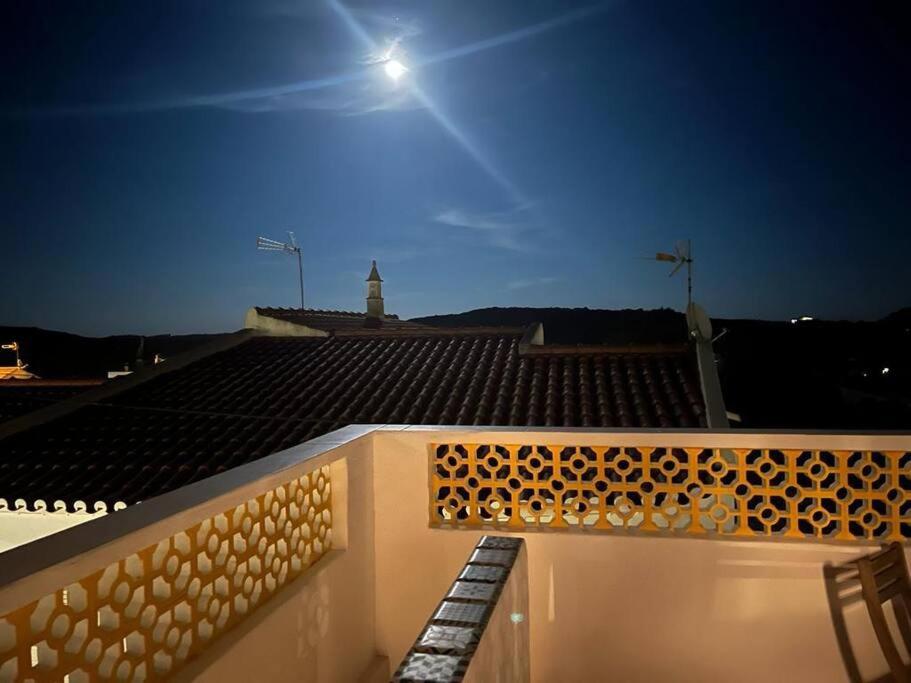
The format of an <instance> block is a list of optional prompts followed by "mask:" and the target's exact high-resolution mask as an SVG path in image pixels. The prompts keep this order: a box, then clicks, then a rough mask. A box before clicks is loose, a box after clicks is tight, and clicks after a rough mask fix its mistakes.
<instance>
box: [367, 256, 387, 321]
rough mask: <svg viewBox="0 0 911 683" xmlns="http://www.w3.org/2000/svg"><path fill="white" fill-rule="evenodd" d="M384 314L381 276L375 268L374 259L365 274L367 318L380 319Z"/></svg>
mask: <svg viewBox="0 0 911 683" xmlns="http://www.w3.org/2000/svg"><path fill="white" fill-rule="evenodd" d="M384 316H385V310H384V305H383V278H381V277H380V274H379V272H378V271H377V269H376V261H374V262H373V265H372V266H371V268H370V275H368V276H367V318H371V319H375V320H382V319H383V317H384Z"/></svg>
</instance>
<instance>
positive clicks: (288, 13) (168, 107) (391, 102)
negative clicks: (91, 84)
mask: <svg viewBox="0 0 911 683" xmlns="http://www.w3.org/2000/svg"><path fill="white" fill-rule="evenodd" d="M615 4H616V2H600V3H597V4H594V5H590V6H587V7H582V8H579V9H576V10H572V11H570V12H567V13H565V14H563V15H559V16H557V17H553V18H551V19H548V20H545V21H542V22H538V23H536V24H533V25H531V26H525V27H522V28H519V29H515V30H512V31H508V32H505V33H502V34H500V35H497V36H493V37H491V38H487V39H484V40H480V41H475V42H473V43H469V44H467V45H462V46H459V47H455V48H450V49H447V50H444V51H442V52H439V53H437V54H435V55H430V56H428V57H425V58H422V59H421V58H419V59H416V60H415V61H414V62H413V63H412V64H411V65H410V66H411V68H412V70H417V69H419V68H421V67H424V66H430V65H433V64H438V63H441V62H445V61H449V60H452V59H458V58H461V57H465V56H468V55H471V54H477V53H479V52H483V51H485V50H489V49H493V48H497V47H501V46H505V45H509V44H511V43H515V42H518V41H521V40H527V39H529V38H532V37H534V36H537V35H540V34H542V33H545V32H547V31H551V30H554V29H557V28H560V27H563V26H567V25H569V24H572V23H575V22H578V21H581V20H583V19H586V18H588V17H590V16H593V15H595V14H599V13H601V12H604V11H606V10H607V9H609V8H610V7H612V6H613V5H615ZM329 6H330V7H331V8H332V9H333V10H334V11H335V12H336V14H338V15H339V16H342V18H343V20H344V21H345V23H346V24H347V26H348V28H349V29H350V30H352V32H354V33H355V35H357V37H358V38H359V39H360V40H361V42H362V43H363V44H364V45H365V46H366V47H367V49H368V50H369V53H368V57H367V58H366V60H367V62H369V63H367V62H364V61H362V66H361V68H360V69H357V70H353V71H350V72H347V73H339V74H332V75H329V76H323V77H318V78H309V79H303V80H299V81H294V82H291V83H285V84H282V85H276V86H265V87H262V88H253V89H246V90H236V91H232V92H226V93H213V94H207V95H187V96H174V97H166V98H160V99H155V100H149V101H145V102H123V103H95V104H77V105H72V106H62V107H51V108H26V109H21V110H13V111H9V110H8V111H5V112H2V113H3V114H5V115H8V116H29V117H46V118H50V117H55V118H56V117H70V116H116V115H124V114H137V113H153V112H160V111H172V110H177V109H198V108H207V107H208V108H220V109H229V110H233V111H244V112H250V113H267V112H275V111H287V110H292V109H322V110H326V111H338V112H341V113H343V114H350V113H352V111H356V112H357V113H369V112H376V111H391V110H400V111H401V110H405V109H409V108H411V109H414V108H418V107H428V99H427V97H426V95H423V93H422V92H421V91H418V90H417V89H416V88H415V90H416V92H415V93H413V98H414V103H413V106H412V105H409V106H407V107H406V106H403V105H402V103H401V101H402V100H403V99H404V98H402V97H399V98H396V97H393V96H391V95H388V94H387V95H385V96H381V97H379V98H378V100H377V101H374V102H371V103H366V104H365V103H364V102H363V101H359V102H358V104H356V105H352V104H350V100H352V99H357V98H352V97H351V96H350V93H342V94H341V95H338V96H334V97H316V96H308V95H306V93H313V92H315V91H321V90H327V89H335V88H341V89H343V90H344V89H346V88H347V86H349V85H351V84H357V83H363V82H364V81H368V80H371V79H374V78H375V77H376V75H377V74H376V72H375V71H374V70H373V69H372V68H370V66H371V65H375V64H376V63H377V60H376V59H375V57H376V55H380V59H379V61H382V60H383V58H384V57H383V55H385V58H388V55H389V54H390V51H392V52H396V51H399V50H403V49H404V48H403V47H402V44H403V43H404V41H405V40H407V39H408V38H411V37H413V36H416V35H418V34H419V33H420V32H421V29H420V26H419V25H418V24H417V23H416V22H414V21H413V20H404V19H402V18H399V17H396V16H394V15H393V16H391V17H390V16H386V15H381V14H379V13H377V12H375V11H372V10H364V9H348V8H345V7H344V6H343V5H341V4H340V3H338V2H337V1H335V0H330V2H329ZM314 7H315V6H312V5H309V3H298V2H285V1H283V0H277V1H276V2H274V3H270V4H269V5H268V6H267V7H266V9H265V10H264V13H265V14H267V15H273V16H283V17H299V18H306V19H307V20H312V19H314V18H315V17H316V16H317V15H318V10H315V9H314ZM316 7H318V6H316ZM364 24H366V25H368V26H369V27H370V28H371V29H373V30H375V31H378V32H379V31H389V32H391V33H392V35H391V36H388V37H387V38H386V40H385V43H384V42H383V41H376V40H374V39H373V38H372V37H370V34H369V33H368V31H367V29H366V28H365V27H364ZM384 44H385V49H384V47H383V45H384ZM396 54H398V52H396ZM370 55H372V56H373V57H374V59H373V61H370ZM302 93H303V94H304V95H302V96H300V97H297V96H298V95H300V94H302ZM361 100H363V97H362V98H361ZM331 102H336V103H339V104H338V105H337V106H330V105H329V104H328V103H331ZM444 125H445V124H444Z"/></svg>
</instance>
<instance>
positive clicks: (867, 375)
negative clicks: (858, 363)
mask: <svg viewBox="0 0 911 683" xmlns="http://www.w3.org/2000/svg"><path fill="white" fill-rule="evenodd" d="M860 374H861V375H863V376H864V377H869V376H870V373H869V372H867V371H866V370H864V371H863V372H862V373H860Z"/></svg>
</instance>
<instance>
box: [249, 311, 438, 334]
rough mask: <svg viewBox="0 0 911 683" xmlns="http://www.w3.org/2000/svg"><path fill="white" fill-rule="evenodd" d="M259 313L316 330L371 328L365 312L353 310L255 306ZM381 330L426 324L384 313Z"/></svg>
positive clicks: (419, 327) (348, 330) (420, 326)
mask: <svg viewBox="0 0 911 683" xmlns="http://www.w3.org/2000/svg"><path fill="white" fill-rule="evenodd" d="M256 312H257V313H258V314H259V315H264V316H266V317H269V318H275V319H276V320H283V321H285V322H289V323H294V324H295V325H306V326H307V327H312V328H315V329H317V330H325V331H327V332H336V333H341V334H344V333H347V332H350V331H357V330H363V329H371V327H372V326H371V325H369V324H368V321H367V314H366V313H356V312H354V311H322V310H318V309H311V308H305V309H303V310H302V309H300V308H259V307H257V308H256ZM378 328H379V329H382V330H390V331H395V330H423V329H426V325H421V324H420V323H413V322H409V321H407V320H399V317H398V316H397V315H386V316H384V317H383V323H382V325H379V326H378Z"/></svg>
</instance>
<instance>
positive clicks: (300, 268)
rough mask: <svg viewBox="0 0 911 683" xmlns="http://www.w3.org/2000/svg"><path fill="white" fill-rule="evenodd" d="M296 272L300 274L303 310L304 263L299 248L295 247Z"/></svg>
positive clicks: (302, 305)
mask: <svg viewBox="0 0 911 683" xmlns="http://www.w3.org/2000/svg"><path fill="white" fill-rule="evenodd" d="M297 273H298V275H300V282H301V310H304V265H303V261H301V250H300V247H298V248H297Z"/></svg>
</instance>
